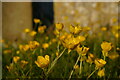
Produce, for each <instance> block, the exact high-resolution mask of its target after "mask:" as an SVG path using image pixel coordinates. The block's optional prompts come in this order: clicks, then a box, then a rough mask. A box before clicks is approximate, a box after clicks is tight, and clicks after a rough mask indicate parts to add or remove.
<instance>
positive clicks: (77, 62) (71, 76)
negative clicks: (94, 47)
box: [68, 55, 80, 80]
mask: <svg viewBox="0 0 120 80" xmlns="http://www.w3.org/2000/svg"><path fill="white" fill-rule="evenodd" d="M79 60H80V55H79V56H78V58H77V61H76V63H75V65H74V66H76V65H77V63H78V61H79ZM74 66H73V70H72V71H71V73H70V76H69V79H68V80H70V79H71V77H72V75H73V72H74Z"/></svg>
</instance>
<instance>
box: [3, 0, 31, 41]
mask: <svg viewBox="0 0 120 80" xmlns="http://www.w3.org/2000/svg"><path fill="white" fill-rule="evenodd" d="M2 23H3V24H2V33H3V39H7V40H10V41H15V40H16V39H17V40H21V39H22V38H23V37H24V36H23V35H22V33H23V31H24V29H25V28H29V29H32V6H31V3H30V2H3V3H2Z"/></svg>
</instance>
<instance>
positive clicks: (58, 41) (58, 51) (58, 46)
mask: <svg viewBox="0 0 120 80" xmlns="http://www.w3.org/2000/svg"><path fill="white" fill-rule="evenodd" d="M59 47H60V44H59V41H58V46H57V50H58V53H59V51H60V50H59Z"/></svg>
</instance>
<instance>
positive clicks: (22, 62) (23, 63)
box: [21, 60, 28, 68]
mask: <svg viewBox="0 0 120 80" xmlns="http://www.w3.org/2000/svg"><path fill="white" fill-rule="evenodd" d="M26 64H28V61H25V60H21V67H22V68H23V67H24V66H25V65H26Z"/></svg>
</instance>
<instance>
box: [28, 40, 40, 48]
mask: <svg viewBox="0 0 120 80" xmlns="http://www.w3.org/2000/svg"><path fill="white" fill-rule="evenodd" d="M39 45H40V44H39V42H37V41H30V42H29V47H30V50H34V49H35V48H37V47H38V46H39Z"/></svg>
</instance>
